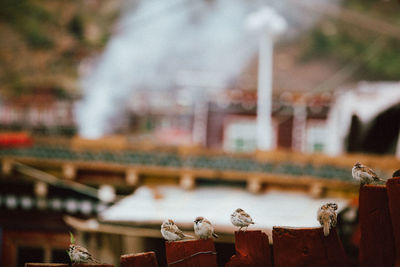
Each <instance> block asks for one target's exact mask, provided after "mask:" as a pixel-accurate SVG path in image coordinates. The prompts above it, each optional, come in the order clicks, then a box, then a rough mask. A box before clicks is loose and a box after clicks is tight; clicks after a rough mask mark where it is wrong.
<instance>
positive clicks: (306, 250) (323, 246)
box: [272, 227, 349, 267]
mask: <svg viewBox="0 0 400 267" xmlns="http://www.w3.org/2000/svg"><path fill="white" fill-rule="evenodd" d="M272 236H273V240H274V245H273V251H274V263H275V267H281V266H282V267H291V266H307V267H314V266H315V267H325V266H326V267H328V266H329V267H331V266H349V263H348V260H347V256H346V253H345V251H344V249H343V245H342V242H341V241H340V239H339V236H338V235H337V232H336V229H335V228H333V229H331V231H330V233H329V235H328V236H324V233H323V230H322V228H321V227H317V228H292V227H274V228H273V230H272Z"/></svg>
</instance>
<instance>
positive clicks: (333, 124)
mask: <svg viewBox="0 0 400 267" xmlns="http://www.w3.org/2000/svg"><path fill="white" fill-rule="evenodd" d="M399 103H400V82H360V83H359V84H358V85H357V87H356V89H355V90H350V91H347V92H343V91H341V92H340V95H339V93H338V96H337V98H336V100H335V103H334V104H333V106H332V107H331V110H330V113H329V115H328V128H329V130H328V132H329V141H328V152H329V153H330V154H332V155H337V154H340V153H342V152H343V143H344V140H345V137H346V135H347V133H348V132H349V129H350V125H351V119H352V116H353V115H356V116H357V117H358V118H359V119H360V120H361V121H362V122H363V123H368V122H370V121H371V120H372V119H374V118H375V117H376V116H378V115H379V114H380V113H381V112H383V111H385V110H387V109H388V108H390V107H392V106H394V105H396V104H399Z"/></svg>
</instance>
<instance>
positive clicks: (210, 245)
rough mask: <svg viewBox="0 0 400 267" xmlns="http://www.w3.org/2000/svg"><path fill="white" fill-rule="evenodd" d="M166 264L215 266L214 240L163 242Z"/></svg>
mask: <svg viewBox="0 0 400 267" xmlns="http://www.w3.org/2000/svg"><path fill="white" fill-rule="evenodd" d="M165 250H166V256H167V264H168V266H176V267H190V266H193V267H217V266H218V265H217V253H216V251H215V246H214V241H213V240H212V239H211V238H209V239H205V240H203V239H199V240H183V241H177V242H165Z"/></svg>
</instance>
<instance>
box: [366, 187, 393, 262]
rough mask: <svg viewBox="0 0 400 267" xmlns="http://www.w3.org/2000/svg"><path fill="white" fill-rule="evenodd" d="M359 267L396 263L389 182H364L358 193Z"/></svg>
mask: <svg viewBox="0 0 400 267" xmlns="http://www.w3.org/2000/svg"><path fill="white" fill-rule="evenodd" d="M359 214H360V231H361V240H360V251H359V259H360V267H363V266H394V260H395V252H394V248H395V247H394V237H393V231H392V221H391V218H390V213H389V203H388V195H387V190H386V186H381V185H364V186H361V187H360V194H359Z"/></svg>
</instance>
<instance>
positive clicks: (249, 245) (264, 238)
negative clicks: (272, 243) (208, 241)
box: [225, 230, 272, 267]
mask: <svg viewBox="0 0 400 267" xmlns="http://www.w3.org/2000/svg"><path fill="white" fill-rule="evenodd" d="M235 251H236V255H233V256H232V257H231V259H230V260H229V262H228V263H227V264H226V265H225V266H226V267H235V266H266V267H272V260H271V251H270V248H269V239H268V235H267V234H266V233H264V232H262V231H260V230H255V231H236V232H235Z"/></svg>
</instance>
